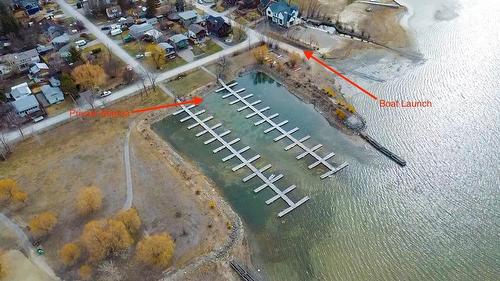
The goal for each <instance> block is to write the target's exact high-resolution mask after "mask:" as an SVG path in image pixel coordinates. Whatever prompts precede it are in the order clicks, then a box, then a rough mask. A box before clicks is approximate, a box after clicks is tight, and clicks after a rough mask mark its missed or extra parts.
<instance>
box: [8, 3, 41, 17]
mask: <svg viewBox="0 0 500 281" xmlns="http://www.w3.org/2000/svg"><path fill="white" fill-rule="evenodd" d="M14 3H15V5H16V6H18V7H19V8H21V9H24V10H25V11H26V13H28V15H30V16H31V15H34V14H36V13H38V11H40V10H41V7H40V3H39V2H38V0H15V1H14Z"/></svg>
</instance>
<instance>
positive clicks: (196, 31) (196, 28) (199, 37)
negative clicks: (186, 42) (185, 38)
mask: <svg viewBox="0 0 500 281" xmlns="http://www.w3.org/2000/svg"><path fill="white" fill-rule="evenodd" d="M188 35H189V38H190V39H191V40H193V41H194V42H195V43H200V42H202V41H203V40H205V38H206V36H207V29H206V28H204V27H203V26H201V25H199V24H196V23H195V24H192V25H190V26H189V27H188Z"/></svg>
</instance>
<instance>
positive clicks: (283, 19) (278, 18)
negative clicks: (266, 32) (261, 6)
mask: <svg viewBox="0 0 500 281" xmlns="http://www.w3.org/2000/svg"><path fill="white" fill-rule="evenodd" d="M298 15H299V10H298V8H297V7H296V6H290V5H288V4H287V3H285V2H276V3H272V4H270V5H269V6H268V7H267V9H266V16H267V19H268V20H269V21H271V22H274V23H275V24H277V25H279V26H282V27H286V28H288V27H290V26H292V25H294V24H295V23H296V21H297V17H298Z"/></svg>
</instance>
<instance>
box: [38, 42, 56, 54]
mask: <svg viewBox="0 0 500 281" xmlns="http://www.w3.org/2000/svg"><path fill="white" fill-rule="evenodd" d="M36 50H37V52H38V54H40V55H44V54H46V53H48V52H51V51H52V50H54V46H52V45H50V44H47V45H41V44H38V46H37V47H36Z"/></svg>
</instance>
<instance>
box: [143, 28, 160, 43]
mask: <svg viewBox="0 0 500 281" xmlns="http://www.w3.org/2000/svg"><path fill="white" fill-rule="evenodd" d="M163 39H164V38H163V33H161V32H160V31H158V30H156V29H151V30H148V31H146V33H144V40H147V41H150V42H156V43H160V42H163V41H164V40H163Z"/></svg>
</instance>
